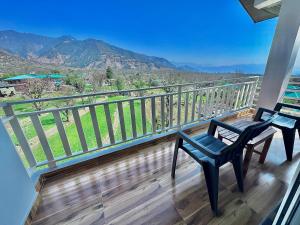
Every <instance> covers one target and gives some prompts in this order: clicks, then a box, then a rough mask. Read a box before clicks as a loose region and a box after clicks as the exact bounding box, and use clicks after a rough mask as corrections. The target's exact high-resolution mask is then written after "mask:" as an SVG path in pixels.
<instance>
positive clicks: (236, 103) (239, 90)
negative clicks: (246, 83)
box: [234, 85, 242, 110]
mask: <svg viewBox="0 0 300 225" xmlns="http://www.w3.org/2000/svg"><path fill="white" fill-rule="evenodd" d="M239 86H240V87H239V88H238V93H237V96H236V101H235V104H234V110H236V109H237V108H238V104H239V100H240V92H241V88H242V87H241V85H239Z"/></svg>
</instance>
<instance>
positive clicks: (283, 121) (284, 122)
mask: <svg viewBox="0 0 300 225" xmlns="http://www.w3.org/2000/svg"><path fill="white" fill-rule="evenodd" d="M271 117H272V115H271V114H270V113H266V112H264V113H263V115H262V117H261V119H262V120H264V121H265V120H268V119H270V118H271ZM296 122H297V121H296V120H294V119H291V118H288V117H285V116H278V117H277V118H276V119H275V120H274V121H273V122H272V125H273V126H275V127H278V128H288V129H294V128H295V125H296Z"/></svg>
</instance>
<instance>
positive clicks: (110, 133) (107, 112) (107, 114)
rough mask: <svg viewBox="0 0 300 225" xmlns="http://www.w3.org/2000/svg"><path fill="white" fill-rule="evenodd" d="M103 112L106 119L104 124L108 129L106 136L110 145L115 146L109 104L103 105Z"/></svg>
mask: <svg viewBox="0 0 300 225" xmlns="http://www.w3.org/2000/svg"><path fill="white" fill-rule="evenodd" d="M103 106H104V112H105V117H106V124H107V129H108V136H109V140H110V143H111V144H115V134H114V129H113V126H112V122H111V115H110V109H109V103H105V104H104V105H103Z"/></svg>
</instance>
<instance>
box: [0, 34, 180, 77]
mask: <svg viewBox="0 0 300 225" xmlns="http://www.w3.org/2000/svg"><path fill="white" fill-rule="evenodd" d="M0 49H2V50H4V51H6V53H7V54H11V55H14V56H16V57H19V58H20V60H21V61H22V60H27V61H29V62H31V63H38V64H42V65H53V66H63V67H72V68H95V69H105V68H107V67H108V66H110V67H112V68H114V69H120V70H121V69H122V70H123V69H128V70H158V69H175V66H174V65H173V64H172V63H170V62H169V61H168V60H166V59H164V58H159V57H155V56H147V55H143V54H139V53H136V52H133V51H129V50H125V49H122V48H119V47H116V46H113V45H111V44H108V43H106V42H104V41H101V40H96V39H86V40H78V39H76V38H74V37H71V36H61V37H57V38H53V37H47V36H41V35H36V34H31V33H20V32H16V31H13V30H5V31H0ZM0 72H1V71H0Z"/></svg>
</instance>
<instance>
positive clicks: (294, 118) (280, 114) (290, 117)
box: [278, 112, 300, 121]
mask: <svg viewBox="0 0 300 225" xmlns="http://www.w3.org/2000/svg"><path fill="white" fill-rule="evenodd" d="M278 115H279V116H284V117H287V118H289V119H293V120H296V121H299V120H300V117H298V116H293V115H290V114H286V113H281V112H279V113H278Z"/></svg>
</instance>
